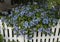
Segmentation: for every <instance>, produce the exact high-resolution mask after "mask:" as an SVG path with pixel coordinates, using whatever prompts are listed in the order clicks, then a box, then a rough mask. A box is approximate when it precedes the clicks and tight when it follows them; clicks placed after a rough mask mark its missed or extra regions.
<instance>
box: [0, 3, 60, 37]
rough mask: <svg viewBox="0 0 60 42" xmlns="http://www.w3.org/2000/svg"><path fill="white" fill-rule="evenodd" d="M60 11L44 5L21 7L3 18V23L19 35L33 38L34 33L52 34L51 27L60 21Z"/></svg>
mask: <svg viewBox="0 0 60 42" xmlns="http://www.w3.org/2000/svg"><path fill="white" fill-rule="evenodd" d="M59 18H60V17H59V15H58V10H57V9H56V8H55V7H52V8H50V9H49V8H48V5H47V6H44V5H41V6H40V5H38V4H33V5H30V4H29V5H20V6H18V7H16V8H13V9H12V11H11V14H10V15H8V16H5V17H2V18H1V19H2V21H3V22H6V23H7V25H8V26H12V27H13V30H14V33H15V34H17V35H26V34H27V35H28V37H30V38H31V37H32V36H31V35H33V33H34V32H37V31H38V32H45V33H48V34H51V31H50V30H51V27H52V26H55V25H57V22H58V20H59Z"/></svg>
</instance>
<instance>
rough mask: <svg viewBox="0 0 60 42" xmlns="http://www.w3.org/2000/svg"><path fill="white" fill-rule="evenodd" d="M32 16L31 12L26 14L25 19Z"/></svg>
mask: <svg viewBox="0 0 60 42" xmlns="http://www.w3.org/2000/svg"><path fill="white" fill-rule="evenodd" d="M33 15H34V13H33V12H29V13H28V14H26V16H27V17H31V16H33Z"/></svg>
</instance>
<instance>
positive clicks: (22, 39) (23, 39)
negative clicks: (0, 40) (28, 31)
mask: <svg viewBox="0 0 60 42" xmlns="http://www.w3.org/2000/svg"><path fill="white" fill-rule="evenodd" d="M4 25H5V26H4V28H5V37H4V39H5V40H6V42H8V39H9V40H10V41H12V40H14V41H16V42H17V40H18V41H19V42H28V39H27V35H25V36H23V35H20V36H18V37H17V36H16V35H14V37H12V28H11V27H7V25H6V23H4ZM55 28H56V31H55ZM59 28H60V21H59V22H58V24H57V26H54V27H52V32H53V33H54V32H56V33H55V36H54V35H53V34H51V36H49V35H47V36H45V34H43V35H42V36H41V32H39V33H38V36H37V37H36V32H35V33H34V37H33V38H32V39H33V42H36V39H37V42H40V39H42V42H45V41H44V40H45V39H46V42H49V39H50V42H53V38H54V42H57V38H58V41H59V42H60V34H59V35H58V32H59ZM7 29H8V30H9V37H8V31H7ZM0 31H1V32H0V33H1V34H3V26H2V22H1V20H0ZM3 36H4V35H3ZM32 39H31V40H30V41H31V42H32Z"/></svg>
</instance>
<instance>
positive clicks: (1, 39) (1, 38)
mask: <svg viewBox="0 0 60 42" xmlns="http://www.w3.org/2000/svg"><path fill="white" fill-rule="evenodd" d="M0 42H3V36H2V35H1V34H0Z"/></svg>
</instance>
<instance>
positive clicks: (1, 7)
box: [0, 3, 16, 11]
mask: <svg viewBox="0 0 60 42" xmlns="http://www.w3.org/2000/svg"><path fill="white" fill-rule="evenodd" d="M15 6H16V5H9V4H6V3H0V11H5V10H8V9H11V8H13V7H15Z"/></svg>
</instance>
